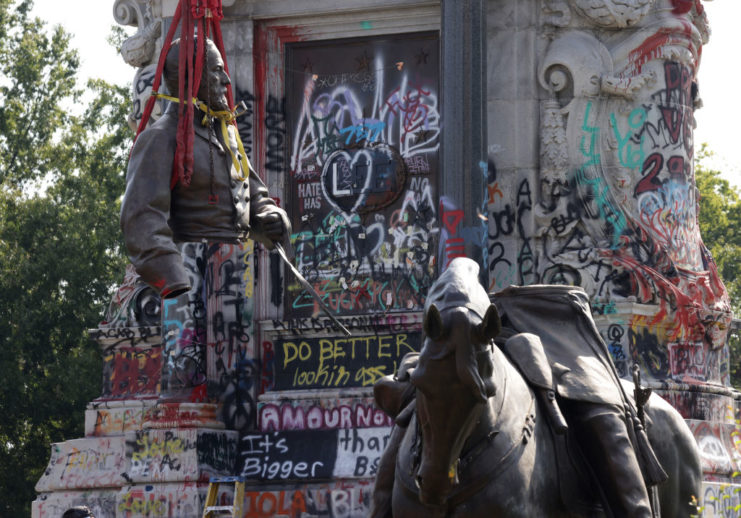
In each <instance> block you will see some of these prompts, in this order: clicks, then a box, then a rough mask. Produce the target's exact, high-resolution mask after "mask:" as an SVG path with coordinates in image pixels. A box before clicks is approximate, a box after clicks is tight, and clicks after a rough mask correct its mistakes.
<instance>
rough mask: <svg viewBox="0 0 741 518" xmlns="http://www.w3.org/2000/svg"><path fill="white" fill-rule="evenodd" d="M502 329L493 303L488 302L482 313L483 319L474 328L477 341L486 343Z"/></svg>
mask: <svg viewBox="0 0 741 518" xmlns="http://www.w3.org/2000/svg"><path fill="white" fill-rule="evenodd" d="M501 331H502V321H501V320H500V319H499V312H498V311H497V308H496V306H495V305H494V304H490V305H489V307H488V308H487V310H486V314H484V319H483V320H482V321H481V323H480V324H479V325H478V326H477V328H476V335H477V336H476V338H478V340H479V343H488V342H490V341H491V340H493V339H494V338H496V336H497V335H498V334H499V333H500V332H501Z"/></svg>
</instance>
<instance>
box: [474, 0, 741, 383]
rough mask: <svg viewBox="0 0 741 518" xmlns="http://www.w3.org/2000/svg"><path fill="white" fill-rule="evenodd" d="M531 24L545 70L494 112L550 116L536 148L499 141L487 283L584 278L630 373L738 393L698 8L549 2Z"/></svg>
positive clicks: (657, 2) (652, 1) (499, 87)
mask: <svg viewBox="0 0 741 518" xmlns="http://www.w3.org/2000/svg"><path fill="white" fill-rule="evenodd" d="M525 11H527V9H525ZM538 11H539V12H538ZM530 15H532V16H536V15H540V18H539V19H540V20H541V21H542V25H541V28H540V31H541V34H542V35H543V36H545V37H544V38H542V39H539V40H537V43H536V40H533V43H534V44H537V46H538V48H539V52H540V56H539V59H538V60H537V61H536V62H533V61H532V60H530V62H531V63H532V65H533V66H535V67H537V68H535V69H531V70H532V71H533V72H536V73H535V74H533V75H531V76H529V77H527V78H523V76H524V74H522V73H520V74H519V75H520V78H523V82H524V84H523V85H521V86H519V87H517V88H515V89H514V90H512V89H511V88H510V90H509V92H507V89H508V88H509V86H511V85H507V84H504V83H502V80H498V81H495V82H494V84H493V85H492V84H490V94H492V96H493V97H494V98H495V99H494V100H493V102H492V107H493V108H494V110H493V111H494V115H495V116H497V115H499V117H497V118H499V119H500V120H501V119H502V116H501V115H503V114H502V113H500V111H502V110H500V108H499V104H500V99H501V98H502V97H506V96H508V95H512V96H514V97H515V98H517V99H518V100H520V101H521V102H522V103H526V104H524V105H523V106H524V107H526V108H527V109H528V110H532V112H533V114H536V115H537V118H538V120H539V121H540V123H539V127H531V128H528V129H529V130H531V131H532V132H533V134H535V135H538V140H539V143H538V144H539V145H538V148H539V151H538V152H537V154H535V153H533V154H532V155H531V156H525V155H520V156H513V154H512V153H511V152H510V150H509V149H507V148H506V147H505V146H506V145H507V144H508V143H509V142H507V141H506V140H503V139H502V137H499V138H495V140H494V142H495V143H494V144H493V146H492V147H490V151H493V153H492V158H493V162H494V164H495V165H496V168H495V169H496V171H495V177H494V178H492V180H493V185H492V184H491V183H490V187H489V200H488V201H489V215H490V223H489V230H490V254H489V270H490V278H491V288H492V289H493V290H498V289H501V288H503V287H505V286H507V285H508V284H535V283H546V284H548V283H555V284H564V283H565V284H576V285H581V286H583V287H584V288H585V289H586V290H587V292H588V293H589V295H590V297H591V299H592V304H593V310H594V312H595V314H597V315H600V317H598V319H601V321H600V325H601V327H602V328H603V329H602V331H603V334H604V337H605V339H606V341H608V343H611V344H612V346H611V350H612V351H613V357H614V359H615V361H616V364H617V365H618V369H619V370H620V371H621V374H627V370H626V368H629V367H630V365H632V363H633V362H638V363H639V364H640V365H641V366H642V370H643V373H644V377H645V378H648V380H654V381H664V380H673V381H675V382H686V383H697V382H700V383H711V384H717V385H727V384H728V362H727V354H728V353H727V348H726V345H725V343H726V337H727V333H728V330H729V325H730V321H731V313H730V306H729V299H728V295H727V293H726V290H725V288H724V286H723V284H722V282H721V280H720V278H719V276H718V272H717V269H716V267H715V263H714V261H713V259H712V258H711V257H710V255H709V253H708V251H707V249H706V248H705V246H704V245H703V243H702V238H701V236H700V233H699V228H698V223H697V207H698V200H697V190H696V188H695V183H694V174H693V158H694V141H693V134H692V133H693V128H694V110H695V108H696V104H697V103H699V90H698V80H697V77H698V67H699V61H700V55H701V52H702V45H703V44H704V43H705V42H706V41H707V38H708V34H709V30H708V26H707V17H706V14H705V12H704V9H703V6H702V2H700V1H699V0H698V1H691V2H683V1H679V0H644V1H637V0H633V1H628V2H615V1H614V0H600V1H597V2H582V1H579V0H570V1H568V2H565V1H557V0H543V1H542V2H538V5H537V6H536V4H532V5H531V10H530ZM524 18H525V16H523V20H520V21H522V22H524V21H525V20H524ZM533 36H534V37H535V35H533ZM497 37H498V38H500V37H501V35H498V36H497ZM507 50H509V49H505V51H504V52H505V53H506V52H507ZM505 68H506V67H505ZM502 72H503V73H506V70H502ZM528 88H532V89H535V90H536V91H537V92H538V94H537V100H536V99H534V98H532V97H531V98H530V99H527V97H528V95H527V89H528ZM507 115H511V114H509V113H508V114H507ZM519 116H521V115H519ZM491 117H492V113H490V118H491ZM496 133H497V132H496V130H495V134H496ZM498 134H499V135H501V131H499V132H498ZM519 136H521V137H522V135H519ZM532 166H534V167H532ZM631 304H633V305H631ZM635 305H637V306H635ZM639 306H640V307H639ZM618 344H619V345H618Z"/></svg>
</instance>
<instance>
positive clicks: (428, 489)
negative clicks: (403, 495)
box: [414, 467, 458, 506]
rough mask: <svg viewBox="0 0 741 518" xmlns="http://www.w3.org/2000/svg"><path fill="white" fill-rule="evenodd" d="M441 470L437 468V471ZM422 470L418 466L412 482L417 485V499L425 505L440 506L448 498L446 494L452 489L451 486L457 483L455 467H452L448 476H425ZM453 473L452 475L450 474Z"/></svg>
mask: <svg viewBox="0 0 741 518" xmlns="http://www.w3.org/2000/svg"><path fill="white" fill-rule="evenodd" d="M441 471H442V470H437V471H436V472H437V473H439V472H441ZM423 473H424V471H423V470H422V468H421V467H420V470H419V471H418V472H417V474H416V476H415V477H414V482H415V484H416V485H417V495H418V497H419V501H420V502H422V503H423V504H424V505H427V506H441V505H444V504H445V502H446V501H447V499H448V495H449V494H450V493H451V491H453V488H454V487H455V486H456V485H458V475H457V469H456V467H452V468H451V470H450V472H449V473H448V476H445V477H439V476H437V477H436V476H429V475H427V476H425V475H423ZM450 473H453V476H452V477H451V476H450Z"/></svg>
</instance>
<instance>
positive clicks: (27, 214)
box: [0, 0, 131, 516]
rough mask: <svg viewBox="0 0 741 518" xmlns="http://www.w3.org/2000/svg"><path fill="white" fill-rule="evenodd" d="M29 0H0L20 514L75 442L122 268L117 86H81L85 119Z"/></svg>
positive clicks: (7, 337) (4, 506) (0, 328)
mask: <svg viewBox="0 0 741 518" xmlns="http://www.w3.org/2000/svg"><path fill="white" fill-rule="evenodd" d="M31 4H32V2H31V1H30V0H23V1H11V0H0V268H1V270H0V351H2V356H1V357H0V415H2V419H0V516H28V515H29V513H30V507H31V501H32V500H33V499H34V498H35V492H34V485H35V484H36V482H37V481H38V479H39V477H40V476H41V474H42V473H43V470H44V468H45V467H46V464H47V462H48V460H49V454H50V444H51V443H52V442H59V441H63V440H65V439H70V438H74V437H81V436H82V435H83V422H84V420H83V410H84V407H85V405H86V403H87V402H88V401H90V400H91V399H93V398H94V397H96V396H97V395H99V393H100V378H101V363H100V351H99V350H98V348H97V346H95V345H94V344H92V343H91V342H90V341H89V340H88V338H87V337H86V330H87V329H90V328H94V327H96V325H97V323H98V322H99V321H100V320H101V317H102V310H103V309H104V308H105V306H106V304H107V302H108V300H109V298H110V295H111V290H112V288H113V287H114V286H115V284H116V282H117V281H120V279H121V277H122V275H123V271H124V266H125V259H124V257H123V254H122V243H121V238H120V231H119V228H118V211H119V203H120V196H121V194H122V192H123V188H124V171H125V167H126V159H127V154H128V148H129V146H130V144H131V134H130V131H129V129H128V126H127V125H126V116H127V111H128V104H129V103H128V100H127V97H128V93H127V90H126V88H122V87H117V86H113V85H109V84H106V83H105V82H103V81H93V82H90V83H89V84H88V87H87V88H88V92H89V94H91V95H92V97H93V98H94V100H93V101H91V102H89V104H88V106H87V107H85V108H84V109H81V108H80V107H79V105H80V102H81V99H83V96H82V91H81V90H80V89H78V88H77V87H76V86H75V81H76V74H77V68H78V62H79V60H78V57H77V53H76V51H74V50H73V49H71V48H70V44H69V35H68V34H66V33H65V32H64V31H63V30H62V29H61V28H56V29H54V30H52V31H49V30H48V29H47V28H46V26H45V25H44V23H43V22H42V21H40V20H39V19H33V18H31V17H30V15H29V11H30V8H31ZM87 97H90V95H88V96H87ZM68 107H73V108H74V109H75V111H77V114H71V113H69V111H68V109H67V108H68Z"/></svg>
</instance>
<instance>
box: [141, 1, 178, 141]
mask: <svg viewBox="0 0 741 518" xmlns="http://www.w3.org/2000/svg"><path fill="white" fill-rule="evenodd" d="M181 11H182V9H181V8H180V4H178V6H177V8H176V9H175V14H174V15H173V17H172V24H171V25H170V30H168V31H167V36H165V41H164V44H163V45H162V51H161V52H160V57H159V61H158V62H157V69H156V71H155V73H154V81H153V82H152V92H156V91H157V90H158V89H159V87H160V83H161V82H162V71H163V70H164V69H165V60H166V59H167V52H168V51H169V50H170V45H171V44H172V38H173V36H174V35H175V31H176V30H177V28H178V24H179V23H180V15H181V14H180V13H181ZM155 102H157V98H156V97H155V96H154V95H150V96H149V99H147V104H146V106H145V107H144V112H143V113H142V118H141V120H140V121H139V127H138V128H137V129H136V135H135V136H134V142H136V139H137V138H138V137H139V134H140V133H141V132H142V131H143V130H144V128H146V127H147V124H148V123H149V118H150V117H151V116H152V110H153V109H154V103H155Z"/></svg>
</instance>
